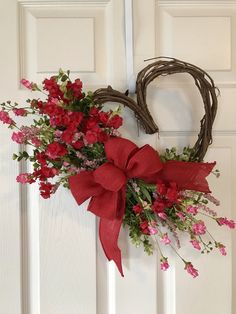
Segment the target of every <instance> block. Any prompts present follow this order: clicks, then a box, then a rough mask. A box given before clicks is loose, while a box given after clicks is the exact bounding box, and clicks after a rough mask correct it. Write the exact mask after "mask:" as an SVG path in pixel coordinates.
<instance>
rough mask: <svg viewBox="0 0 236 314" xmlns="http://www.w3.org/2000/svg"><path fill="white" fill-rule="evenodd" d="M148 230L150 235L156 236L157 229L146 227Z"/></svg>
mask: <svg viewBox="0 0 236 314" xmlns="http://www.w3.org/2000/svg"><path fill="white" fill-rule="evenodd" d="M148 230H149V234H150V235H154V234H157V232H158V231H157V229H156V228H154V227H148Z"/></svg>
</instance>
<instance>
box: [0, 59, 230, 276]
mask: <svg viewBox="0 0 236 314" xmlns="http://www.w3.org/2000/svg"><path fill="white" fill-rule="evenodd" d="M174 73H188V74H190V75H191V76H192V77H193V79H194V82H195V84H196V86H197V88H198V89H199V92H200V94H201V96H202V100H203V104H204V109H205V114H204V116H203V118H202V120H201V127H200V132H199V135H198V139H197V141H196V143H195V145H194V147H193V148H189V147H188V148H185V149H184V150H183V152H182V153H181V154H177V151H176V149H175V148H172V149H166V151H165V152H164V153H163V154H159V153H158V152H157V151H155V150H154V149H153V148H152V147H151V146H149V145H144V146H143V147H141V148H139V147H137V146H136V144H134V143H133V142H131V141H130V140H128V139H125V138H122V137H121V134H120V133H119V132H118V129H119V127H120V126H121V125H122V122H123V120H122V117H121V116H120V106H119V107H118V108H117V109H116V110H109V111H105V110H104V108H103V104H104V103H105V102H115V103H118V104H123V105H124V106H128V107H129V108H130V109H132V110H133V111H134V112H135V115H136V117H137V119H138V120H139V121H140V123H141V125H142V126H143V128H144V130H145V131H146V133H148V134H152V133H155V132H158V127H157V125H156V124H155V122H154V121H153V119H152V116H151V114H150V112H149V110H148V107H147V103H146V92H147V86H148V84H149V83H150V82H151V81H153V80H154V79H155V78H157V77H158V76H162V75H169V74H174ZM69 75H70V72H69V71H67V72H63V71H62V70H60V71H59V74H58V75H55V76H52V77H51V78H49V79H45V80H44V81H43V82H42V88H41V87H39V85H37V84H36V83H32V82H29V81H27V80H25V79H22V80H21V83H22V84H23V85H24V86H25V87H26V88H28V89H30V90H31V91H37V92H41V93H42V94H43V98H42V99H38V98H37V99H28V100H26V103H25V104H24V105H23V106H22V105H18V104H17V103H12V102H11V101H7V102H5V103H2V104H1V110H0V120H1V121H2V122H3V123H5V124H7V125H8V127H9V128H11V129H15V131H14V132H13V134H12V140H13V141H15V142H16V143H18V144H22V145H21V147H25V145H30V146H32V147H33V149H31V150H30V151H31V153H29V151H27V150H26V149H25V150H24V149H23V150H21V151H20V152H19V153H17V154H14V155H13V159H15V160H17V161H21V160H22V159H23V160H28V161H30V162H31V163H32V165H33V171H32V172H31V173H21V174H19V175H18V176H17V181H18V182H20V183H23V184H25V183H29V184H31V183H34V182H36V181H37V182H39V190H40V194H41V196H42V197H43V198H49V197H50V196H51V194H53V193H55V192H56V191H57V189H58V187H59V186H60V185H63V186H64V187H67V188H70V190H71V192H72V194H73V196H74V197H75V199H76V201H77V202H78V204H82V203H83V202H84V201H85V200H87V199H89V198H91V199H90V202H89V205H88V210H89V211H91V212H93V213H94V214H95V215H96V216H98V217H100V225H99V235H100V240H101V243H102V246H103V249H104V252H105V254H106V256H107V258H108V259H109V260H114V262H115V263H116V265H117V267H118V269H119V271H120V273H121V274H122V275H123V270H122V263H121V252H120V249H119V247H118V244H117V242H118V237H119V232H120V228H121V225H122V224H124V225H126V226H128V228H129V235H130V237H131V240H132V242H133V243H134V244H135V245H136V246H139V245H141V244H142V245H143V246H144V250H145V252H147V253H148V254H151V253H152V252H153V249H154V247H156V248H157V249H158V250H159V253H160V261H161V264H160V265H161V269H162V270H167V269H168V268H169V263H168V258H167V257H166V256H164V255H163V253H162V250H161V245H162V244H163V245H169V246H170V247H171V248H172V249H173V250H174V251H175V252H176V253H177V256H179V257H180V258H181V259H182V261H183V262H184V265H185V269H186V270H187V272H188V273H190V274H191V275H192V276H193V277H196V276H198V271H197V270H196V269H195V268H194V267H193V265H192V263H191V262H190V261H189V260H186V259H185V258H183V257H182V256H180V254H179V253H178V251H177V250H178V248H179V247H180V243H179V237H178V233H179V232H184V233H187V234H188V236H189V241H190V243H191V245H192V246H193V247H194V248H195V249H196V250H199V252H201V253H209V252H210V251H211V250H212V249H213V247H216V248H218V249H219V251H220V252H221V254H222V255H226V250H225V246H224V245H223V244H222V243H221V242H219V241H218V240H215V239H214V238H213V237H212V235H211V234H210V233H209V232H208V230H207V227H206V224H205V221H204V219H205V217H206V216H207V219H208V218H210V219H213V220H214V221H215V222H216V223H217V224H218V225H219V226H222V225H226V226H228V227H229V228H235V222H234V221H233V220H229V219H228V218H226V217H219V216H217V213H216V212H215V211H214V210H213V209H211V208H209V205H208V203H209V202H211V203H213V204H214V205H219V201H217V200H216V199H215V198H214V197H213V196H212V194H211V192H210V189H209V186H208V183H207V181H206V177H207V176H208V175H209V174H210V173H214V174H215V175H216V176H219V172H218V171H217V170H215V171H213V168H214V166H215V162H213V163H204V162H203V158H204V156H205V154H206V151H207V148H208V146H209V144H211V142H212V125H213V122H214V118H215V115H216V110H217V96H216V90H217V89H216V87H215V85H214V82H213V80H212V79H211V77H210V76H209V75H208V74H207V73H206V72H205V71H203V70H202V69H200V68H198V67H196V66H194V65H192V64H189V63H186V62H183V61H180V60H176V59H170V58H160V59H159V58H158V59H157V60H155V61H154V62H153V63H151V64H149V65H147V66H146V67H145V68H144V69H143V70H142V71H140V72H139V74H138V76H137V82H136V93H137V101H135V100H134V99H132V98H130V97H129V96H128V94H127V93H125V94H123V93H121V92H119V91H116V90H114V89H112V87H110V86H109V87H108V88H102V89H99V90H97V91H95V92H94V93H92V92H89V93H87V94H85V93H84V92H83V91H82V82H81V81H80V79H76V80H75V81H73V82H72V81H71V79H70V76H69ZM45 95H46V96H45ZM10 113H11V114H13V115H12V116H10ZM13 116H14V119H13ZM17 116H21V117H27V116H32V117H33V119H32V123H28V125H22V126H18V125H17V123H16V122H15V118H17ZM27 121H29V119H27ZM147 160H148V162H147Z"/></svg>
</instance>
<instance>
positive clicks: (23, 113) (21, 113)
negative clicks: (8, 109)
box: [13, 108, 27, 117]
mask: <svg viewBox="0 0 236 314" xmlns="http://www.w3.org/2000/svg"><path fill="white" fill-rule="evenodd" d="M13 112H14V114H15V115H16V116H22V117H24V116H26V115H27V111H26V110H25V109H23V108H19V109H13Z"/></svg>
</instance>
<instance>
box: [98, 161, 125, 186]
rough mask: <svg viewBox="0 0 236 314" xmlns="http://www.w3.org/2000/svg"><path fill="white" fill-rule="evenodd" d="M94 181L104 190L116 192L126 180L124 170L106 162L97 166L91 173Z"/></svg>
mask: <svg viewBox="0 0 236 314" xmlns="http://www.w3.org/2000/svg"><path fill="white" fill-rule="evenodd" d="M93 177H94V181H95V182H96V183H98V184H100V185H101V186H102V187H103V188H104V189H105V190H108V191H112V192H118V191H119V190H120V189H121V188H122V187H123V186H124V185H125V184H126V181H127V178H126V175H125V172H124V171H122V170H121V169H120V168H118V167H116V166H115V165H114V164H112V163H110V162H107V163H105V164H103V165H101V166H100V167H99V168H97V169H96V170H95V171H94V173H93Z"/></svg>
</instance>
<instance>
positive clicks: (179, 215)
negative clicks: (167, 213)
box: [176, 212, 185, 221]
mask: <svg viewBox="0 0 236 314" xmlns="http://www.w3.org/2000/svg"><path fill="white" fill-rule="evenodd" d="M176 216H178V217H179V219H180V220H182V221H184V220H185V216H184V214H183V213H181V212H177V213H176Z"/></svg>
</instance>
